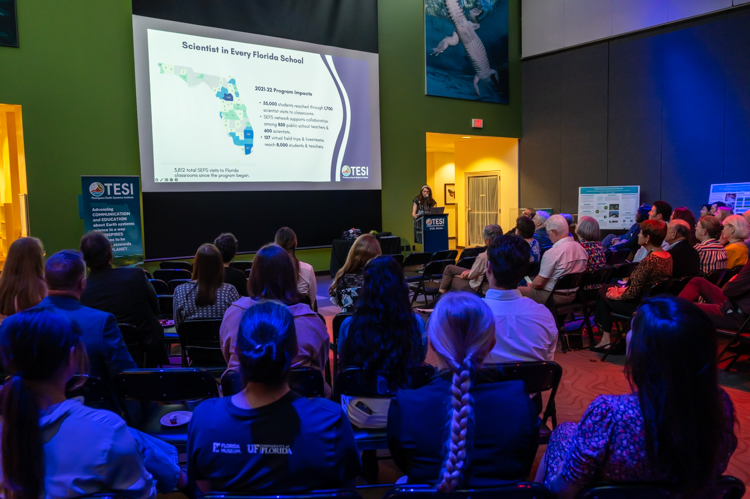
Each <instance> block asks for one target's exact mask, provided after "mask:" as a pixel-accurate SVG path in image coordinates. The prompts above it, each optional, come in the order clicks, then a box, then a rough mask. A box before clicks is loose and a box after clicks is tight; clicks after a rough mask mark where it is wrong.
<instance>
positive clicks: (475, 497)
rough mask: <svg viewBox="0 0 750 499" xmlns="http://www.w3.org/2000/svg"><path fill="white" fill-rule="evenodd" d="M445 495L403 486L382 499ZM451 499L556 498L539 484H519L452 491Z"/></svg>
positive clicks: (438, 498)
mask: <svg viewBox="0 0 750 499" xmlns="http://www.w3.org/2000/svg"><path fill="white" fill-rule="evenodd" d="M444 497H446V496H445V494H443V493H441V492H438V491H437V489H434V488H431V487H428V486H426V485H423V486H420V485H404V486H397V487H394V488H393V489H391V490H390V491H389V492H388V493H387V494H386V495H385V496H384V497H383V499H442V498H444ZM450 497H451V499H553V498H554V497H557V496H556V495H555V494H553V493H552V492H550V491H549V489H548V488H547V487H545V486H544V485H542V484H541V483H531V482H521V483H517V484H515V485H510V486H508V487H496V488H488V489H468V490H454V491H453V492H451V494H450Z"/></svg>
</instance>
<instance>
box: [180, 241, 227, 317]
mask: <svg viewBox="0 0 750 499" xmlns="http://www.w3.org/2000/svg"><path fill="white" fill-rule="evenodd" d="M239 299H240V294H239V293H238V292H237V289H236V288H235V287H234V286H232V285H231V284H228V283H226V282H224V260H223V259H222V257H221V252H219V249H218V248H217V247H216V246H214V245H213V244H209V243H205V244H202V245H201V246H200V248H198V251H197V252H196V253H195V259H194V260H193V278H192V280H191V281H190V282H187V283H185V284H180V285H179V286H177V287H176V288H175V290H174V302H173V304H172V307H173V311H174V320H175V323H177V324H179V323H181V322H183V321H186V320H188V319H221V318H222V317H223V316H224V312H226V310H227V309H228V308H229V306H230V305H231V304H232V303H233V302H235V301H237V300H239Z"/></svg>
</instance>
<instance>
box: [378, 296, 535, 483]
mask: <svg viewBox="0 0 750 499" xmlns="http://www.w3.org/2000/svg"><path fill="white" fill-rule="evenodd" d="M428 334H429V337H430V345H432V348H433V349H434V350H435V353H436V354H437V357H438V367H440V369H441V374H440V375H439V376H436V377H435V378H433V379H432V381H431V382H430V384H428V385H427V386H424V387H422V388H419V389H417V390H399V391H398V394H397V395H396V397H395V398H394V399H393V401H392V402H391V408H390V411H389V413H388V448H389V449H390V451H391V455H392V456H393V459H394V461H396V464H397V465H398V467H399V468H401V470H402V471H404V473H406V474H407V475H408V476H409V483H419V484H424V483H427V484H434V485H436V486H437V488H438V490H439V491H440V492H443V493H446V494H447V493H450V492H453V490H455V489H456V488H475V487H497V486H502V485H509V484H512V483H517V482H520V481H523V480H525V479H526V475H527V474H528V470H529V469H530V467H531V465H532V463H533V461H534V456H535V455H536V450H537V447H538V445H539V444H538V439H539V417H538V416H537V411H536V408H535V407H534V403H533V402H532V401H531V399H530V398H529V396H528V395H527V394H526V393H525V391H524V385H523V382H522V381H505V382H501V383H498V382H495V381H494V380H493V377H492V376H491V375H489V374H488V373H486V372H485V373H483V372H481V371H480V370H481V368H482V365H483V363H484V361H485V358H486V357H487V356H488V355H489V354H490V352H492V348H493V347H494V346H495V343H496V338H495V318H494V317H493V315H492V311H491V310H490V308H489V307H488V306H487V304H486V303H484V301H482V299H481V298H479V297H478V296H477V295H475V294H473V293H466V292H462V291H456V292H452V293H448V294H446V295H445V296H443V297H442V298H441V299H440V301H438V303H437V305H436V306H435V310H434V311H433V313H432V316H431V317H430V324H429V327H428ZM446 409H447V410H448V414H446ZM441 436H442V438H441ZM443 438H445V440H443Z"/></svg>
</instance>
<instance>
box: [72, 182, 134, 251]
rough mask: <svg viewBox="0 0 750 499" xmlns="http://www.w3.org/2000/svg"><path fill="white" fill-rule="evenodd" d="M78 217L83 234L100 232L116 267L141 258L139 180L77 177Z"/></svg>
mask: <svg viewBox="0 0 750 499" xmlns="http://www.w3.org/2000/svg"><path fill="white" fill-rule="evenodd" d="M81 192H82V194H81V216H82V218H83V220H84V225H85V228H86V232H89V231H92V230H96V231H99V232H103V233H104V234H105V235H106V236H107V238H109V240H110V242H111V243H112V256H113V258H114V259H116V260H117V263H118V264H121V265H122V264H129V263H135V262H137V261H140V260H142V259H143V235H142V234H143V232H142V230H141V199H140V192H141V190H140V178H139V177H138V176H137V175H122V176H111V175H81Z"/></svg>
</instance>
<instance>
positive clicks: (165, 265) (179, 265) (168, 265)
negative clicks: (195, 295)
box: [159, 260, 193, 272]
mask: <svg viewBox="0 0 750 499" xmlns="http://www.w3.org/2000/svg"><path fill="white" fill-rule="evenodd" d="M159 268H160V269H182V270H187V271H189V272H192V271H193V266H192V264H190V263H188V262H179V261H174V260H173V261H167V262H159Z"/></svg>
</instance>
